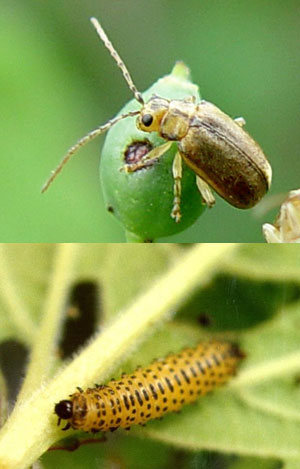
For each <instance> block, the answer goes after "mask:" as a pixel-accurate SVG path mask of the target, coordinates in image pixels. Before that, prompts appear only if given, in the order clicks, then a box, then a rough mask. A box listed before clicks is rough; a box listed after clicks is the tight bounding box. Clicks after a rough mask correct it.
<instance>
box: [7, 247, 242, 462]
mask: <svg viewBox="0 0 300 469" xmlns="http://www.w3.org/2000/svg"><path fill="white" fill-rule="evenodd" d="M234 247H235V245H234V244H203V245H196V247H194V248H192V249H190V250H189V251H188V253H187V254H186V255H185V256H183V257H181V258H180V259H179V260H178V262H177V263H176V265H175V266H173V267H172V268H171V269H170V270H169V272H167V273H166V274H165V275H163V276H162V277H160V278H159V279H158V280H157V281H156V283H155V284H154V285H153V287H152V288H151V289H150V290H149V291H147V292H146V293H145V294H143V295H142V296H141V297H140V298H138V299H137V300H136V301H135V303H134V304H133V305H131V306H130V307H129V308H128V309H127V310H125V311H124V312H123V313H122V314H120V315H119V317H118V319H117V321H115V322H114V323H113V324H112V325H111V326H110V327H108V328H107V329H106V330H104V331H103V332H102V333H101V334H100V335H99V336H97V337H96V338H95V339H94V341H93V342H91V343H90V344H89V346H88V347H86V348H85V349H84V350H83V351H82V353H81V354H80V355H79V356H77V357H76V358H75V359H74V360H73V361H72V362H71V363H70V365H69V366H67V367H66V368H65V369H63V370H62V372H61V373H60V374H58V375H57V376H56V377H55V378H54V379H53V380H52V381H51V382H50V383H49V384H48V385H46V384H43V386H41V387H40V388H39V389H38V390H37V391H36V392H35V393H34V394H33V395H32V396H31V397H30V398H29V399H27V400H26V401H25V402H23V403H22V405H20V406H18V407H16V408H15V410H14V412H13V413H12V414H11V416H10V418H9V420H8V421H7V423H6V425H5V426H4V427H3V429H2V430H1V433H0V469H10V468H13V469H22V468H27V467H28V466H30V464H32V463H33V462H34V461H36V460H37V459H38V457H39V456H40V455H41V454H42V453H43V452H44V451H46V450H47V449H48V448H49V446H51V444H53V443H54V442H55V441H56V440H58V439H60V438H62V437H63V436H65V434H64V433H63V432H62V430H60V429H58V428H57V425H56V421H57V419H56V416H55V415H53V406H54V403H55V402H58V401H59V400H61V399H64V398H66V396H68V394H70V393H71V392H74V389H75V388H76V386H78V385H80V386H82V387H87V386H90V385H92V384H93V383H95V382H99V381H103V380H104V379H106V378H107V377H108V375H109V374H110V373H111V372H112V369H113V367H115V366H116V365H119V364H120V362H121V361H122V360H124V359H125V358H126V356H127V355H128V354H129V352H132V350H133V346H135V347H136V346H137V344H138V343H139V342H140V341H141V339H142V338H143V337H146V336H148V335H149V330H151V329H153V327H154V325H156V324H158V323H159V322H162V321H163V320H166V319H167V318H168V317H169V316H170V312H172V311H174V310H175V309H176V308H177V307H178V306H179V304H181V303H183V301H185V299H186V297H187V296H188V295H190V294H191V293H192V292H193V290H194V289H195V288H199V286H200V285H203V284H205V283H206V282H207V281H208V280H209V278H210V277H211V275H212V274H213V273H214V271H216V270H217V269H219V267H220V265H221V264H222V261H223V259H224V257H226V255H228V254H229V253H230V252H231V251H232V249H233V248H234ZM24 436H26V437H24Z"/></svg>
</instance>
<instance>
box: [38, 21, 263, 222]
mask: <svg viewBox="0 0 300 469" xmlns="http://www.w3.org/2000/svg"><path fill="white" fill-rule="evenodd" d="M91 22H92V24H93V25H94V27H95V28H96V31H97V33H98V35H99V37H100V38H101V40H102V41H103V42H104V45H105V46H106V48H107V49H108V50H109V52H110V54H111V55H112V57H113V58H114V60H115V61H116V63H117V65H118V67H119V68H120V69H121V71H122V74H123V76H124V78H125V80H126V82H127V84H128V86H129V88H130V90H131V91H132V93H133V95H134V97H135V99H136V100H137V101H138V102H139V103H140V104H141V105H142V108H141V109H140V110H138V111H130V112H128V113H126V114H122V115H120V116H117V117H115V118H114V119H111V120H109V121H108V122H106V123H105V124H104V125H101V126H100V127H97V128H96V129H95V130H93V131H92V132H90V133H88V134H87V135H86V136H85V137H83V138H82V139H80V140H79V141H78V142H77V143H76V144H75V145H74V146H73V147H71V148H70V149H69V151H68V152H67V154H66V155H65V157H64V158H63V160H62V161H61V163H60V164H59V165H58V166H57V168H56V169H55V170H54V171H53V172H52V173H51V176H50V177H49V179H48V181H47V182H46V183H45V185H44V186H43V188H42V192H44V191H45V190H46V189H47V188H48V187H49V185H50V184H51V182H52V181H53V180H54V179H55V177H56V176H57V174H58V173H59V172H60V171H61V169H62V168H63V166H64V165H65V164H66V163H67V161H68V160H69V159H70V158H71V156H72V155H73V154H74V153H75V152H76V151H77V150H78V149H79V148H80V147H82V146H83V145H85V144H86V143H87V142H89V141H90V140H92V139H94V138H95V137H97V136H98V135H101V134H102V133H104V132H106V131H107V130H109V129H110V128H111V127H112V126H113V125H114V124H116V123H117V122H119V121H120V120H122V119H125V118H127V117H131V116H137V128H138V129H140V130H142V131H144V132H157V133H158V134H159V135H160V136H161V137H162V138H163V139H165V140H166V141H167V142H166V143H165V144H162V145H160V146H158V147H156V148H154V149H152V150H151V151H149V152H148V153H147V154H146V155H144V156H143V157H142V158H141V159H140V161H139V162H137V163H133V164H130V165H128V164H125V165H124V169H125V171H127V172H134V171H137V170H139V169H142V168H145V167H146V166H149V162H151V161H154V160H157V159H158V158H160V157H161V156H162V155H163V154H164V153H165V152H166V151H167V150H168V149H169V148H170V146H171V145H172V143H173V142H177V149H178V151H177V153H176V155H175V157H174V161H173V168H172V170H173V177H174V202H173V208H172V212H171V216H172V218H174V219H175V221H176V222H179V221H180V218H181V212H180V196H181V177H182V159H183V160H184V162H185V163H186V165H187V166H188V167H189V168H191V169H192V170H193V171H194V172H195V173H196V182H197V186H198V188H199V191H200V193H201V195H202V198H203V200H204V202H205V203H206V204H207V205H208V206H209V207H211V206H212V205H213V204H214V203H215V198H214V196H213V194H212V191H211V188H213V189H214V190H215V191H216V192H217V193H218V194H219V195H220V196H221V197H223V198H224V199H225V200H226V201H227V202H229V203H230V204H231V205H233V206H234V207H237V208H242V209H246V208H251V207H253V206H254V205H255V204H257V202H259V200H260V199H261V198H262V197H263V196H264V195H265V193H266V192H267V190H268V189H269V187H270V184H271V177H272V170H271V166H270V164H269V162H268V160H267V158H266V157H265V155H264V153H263V151H262V149H261V148H260V146H259V145H258V144H257V143H256V142H255V141H254V140H253V139H252V137H251V136H250V135H249V134H248V133H247V132H246V131H245V130H244V129H243V128H242V127H243V126H244V124H245V121H244V119H243V118H241V117H239V118H237V119H231V118H230V117H229V116H227V115H226V114H225V113H223V112H222V111H221V110H220V109H218V108H217V107H216V106H215V105H214V104H211V103H209V102H207V101H200V102H199V103H196V102H195V97H194V96H187V97H186V98H184V99H174V100H169V99H166V98H163V97H159V96H152V97H151V98H150V99H149V100H148V102H146V103H145V102H144V100H143V98H142V95H141V93H140V92H139V91H138V90H137V88H136V86H135V85H134V83H133V81H132V78H131V76H130V74H129V72H128V70H127V68H126V66H125V64H124V62H123V61H122V59H121V58H120V56H119V54H118V53H117V51H116V50H115V49H114V47H113V45H112V43H111V42H110V41H109V39H108V38H107V36H106V34H105V32H104V31H103V29H102V27H101V26H100V24H99V22H98V21H97V20H96V19H95V18H91Z"/></svg>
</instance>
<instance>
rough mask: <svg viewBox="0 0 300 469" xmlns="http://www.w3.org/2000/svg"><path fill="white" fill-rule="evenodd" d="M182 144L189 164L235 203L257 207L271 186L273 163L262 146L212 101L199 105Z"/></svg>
mask: <svg viewBox="0 0 300 469" xmlns="http://www.w3.org/2000/svg"><path fill="white" fill-rule="evenodd" d="M178 148H179V151H180V153H181V155H182V157H183V159H184V161H185V162H186V164H187V165H188V166H189V167H190V168H191V169H193V171H195V173H196V174H198V175H199V176H200V177H201V178H203V179H204V180H205V181H206V182H207V183H208V184H209V185H210V186H211V187H212V188H213V189H214V190H215V191H216V192H217V193H218V194H219V195H220V196H221V197H223V198H224V199H225V200H227V202H229V203H230V204H231V205H233V206H235V207H238V208H251V207H253V206H254V205H255V204H256V203H257V202H258V201H259V200H260V199H261V198H262V197H263V196H264V194H265V193H266V192H267V190H268V188H269V186H270V183H271V167H270V165H269V163H268V160H267V159H266V157H265V155H264V153H263V151H262V149H261V148H260V146H259V145H258V144H257V143H256V142H255V141H254V140H253V139H252V138H251V137H250V135H249V134H248V133H247V132H245V131H244V130H243V129H242V128H241V127H240V125H238V124H237V123H236V122H234V120H232V119H231V118H230V117H229V116H227V115H226V114H224V113H223V112H222V111H220V109H218V108H217V107H216V106H214V105H213V104H211V103H207V102H205V101H201V103H200V104H199V105H198V107H197V112H196V115H195V116H194V117H193V118H192V119H191V121H190V129H189V132H188V134H187V135H186V137H184V138H183V139H182V140H181V141H180V142H179V143H178Z"/></svg>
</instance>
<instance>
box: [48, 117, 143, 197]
mask: <svg viewBox="0 0 300 469" xmlns="http://www.w3.org/2000/svg"><path fill="white" fill-rule="evenodd" d="M139 113H140V111H130V112H127V113H126V114H122V115H121V116H118V117H115V118H114V119H110V120H109V121H107V122H106V123H105V124H103V125H100V126H99V127H97V128H96V129H94V130H92V131H91V132H89V133H88V134H87V135H85V136H84V137H82V138H81V139H80V140H78V142H77V143H75V145H73V146H72V147H71V148H70V149H69V150H68V152H67V153H66V155H65V156H64V157H63V159H62V160H61V162H60V163H59V165H58V166H57V167H56V168H55V169H54V170H53V171H52V172H51V175H50V177H49V178H48V180H47V181H46V182H45V184H44V185H43V187H42V190H41V192H45V191H46V190H47V189H48V187H49V186H50V184H51V183H52V182H53V181H54V179H55V178H56V176H57V175H58V174H59V173H60V172H61V170H62V169H63V167H64V166H65V164H66V163H67V162H68V161H69V159H70V158H71V156H73V155H74V153H76V152H77V151H78V150H79V149H80V148H81V147H83V146H84V145H85V144H86V143H88V142H90V141H91V140H94V138H96V137H98V135H101V134H103V133H104V132H106V131H107V130H109V129H110V128H111V127H112V126H113V125H115V124H116V123H117V122H119V121H120V120H122V119H126V117H132V116H137V115H138V114H139Z"/></svg>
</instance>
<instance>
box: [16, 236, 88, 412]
mask: <svg viewBox="0 0 300 469" xmlns="http://www.w3.org/2000/svg"><path fill="white" fill-rule="evenodd" d="M78 246H79V245H78V244H59V245H57V247H56V251H55V258H54V265H53V270H52V273H51V278H50V280H49V285H50V288H49V290H48V294H47V297H46V301H45V305H44V310H43V312H42V314H41V317H42V322H41V325H40V329H39V332H38V334H37V336H36V341H35V343H34V346H33V349H32V352H31V357H30V362H29V365H28V369H27V374H26V377H25V380H24V382H23V386H22V389H21V391H20V394H19V396H18V404H20V403H22V402H23V401H24V400H25V399H26V398H28V397H29V396H30V395H31V394H32V393H33V391H35V390H36V389H37V388H38V387H39V386H40V384H41V382H42V381H43V380H45V379H46V378H47V377H48V376H49V374H50V372H51V365H52V363H53V357H54V356H55V353H54V347H55V341H56V337H57V330H58V326H59V322H60V321H61V316H62V313H63V311H64V306H65V302H66V295H67V293H68V288H69V286H70V282H71V281H72V278H73V274H74V266H75V260H76V258H77V256H76V254H77V251H78Z"/></svg>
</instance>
